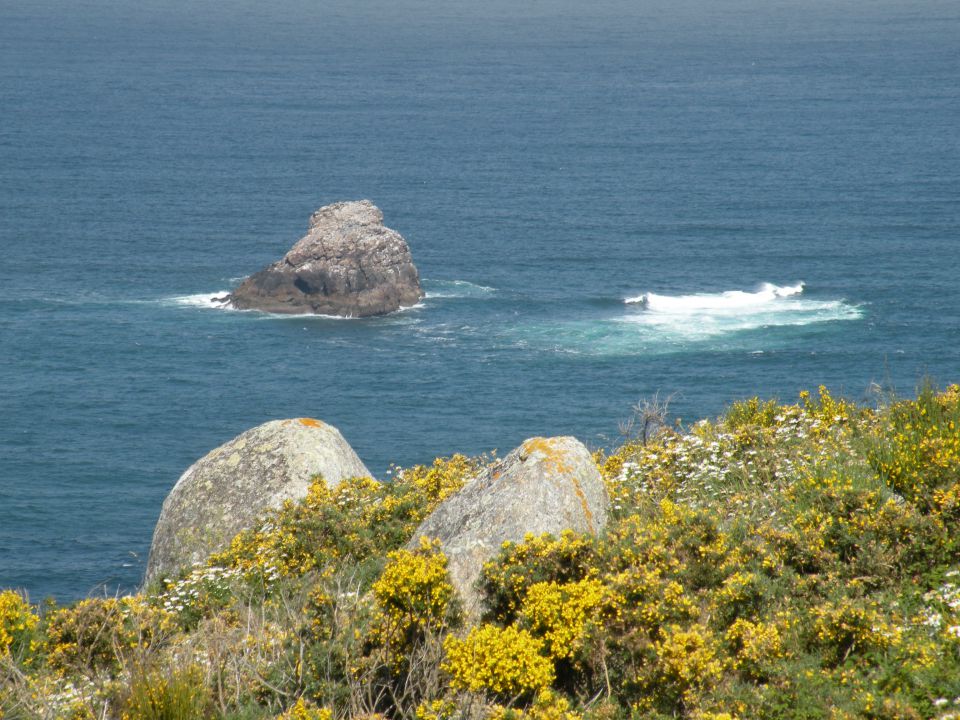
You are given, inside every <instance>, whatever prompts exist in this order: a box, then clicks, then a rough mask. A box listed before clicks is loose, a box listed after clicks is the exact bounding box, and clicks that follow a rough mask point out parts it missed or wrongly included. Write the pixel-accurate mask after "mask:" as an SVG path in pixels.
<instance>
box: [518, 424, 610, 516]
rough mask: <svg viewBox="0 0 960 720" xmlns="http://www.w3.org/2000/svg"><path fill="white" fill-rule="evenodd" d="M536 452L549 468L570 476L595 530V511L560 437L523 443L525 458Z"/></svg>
mask: <svg viewBox="0 0 960 720" xmlns="http://www.w3.org/2000/svg"><path fill="white" fill-rule="evenodd" d="M534 453H537V454H539V455H540V456H541V457H542V458H543V460H544V464H545V465H546V467H547V469H548V470H551V471H552V472H554V473H559V474H562V475H569V476H570V481H571V482H572V483H573V491H574V492H575V493H576V494H577V498H578V499H579V500H580V507H581V508H582V509H583V515H584V517H586V519H587V524H588V525H589V527H590V532H594V530H595V527H594V523H593V513H592V512H590V505H589V504H588V503H587V496H586V495H585V494H584V492H583V488H582V487H581V486H580V481H579V480H578V479H577V474H576V471H575V469H574V468H572V467H571V466H570V464H569V463H568V462H567V461H566V456H565V454H564V451H563V446H562V445H561V443H560V442H559V439H558V438H543V437H535V438H530V439H529V440H527V441H526V442H524V443H523V446H522V455H521V457H522V458H523V459H524V460H525V459H526V458H528V457H529V456H531V455H533V454H534Z"/></svg>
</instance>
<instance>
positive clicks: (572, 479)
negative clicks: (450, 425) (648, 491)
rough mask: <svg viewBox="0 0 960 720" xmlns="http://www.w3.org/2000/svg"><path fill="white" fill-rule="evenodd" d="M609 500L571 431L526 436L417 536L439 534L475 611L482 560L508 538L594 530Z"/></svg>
mask: <svg viewBox="0 0 960 720" xmlns="http://www.w3.org/2000/svg"><path fill="white" fill-rule="evenodd" d="M609 506H610V500H609V498H608V496H607V491H606V488H605V487H604V484H603V480H602V478H601V477H600V473H599V472H598V470H597V466H596V463H594V461H593V457H592V456H591V455H590V452H589V451H588V450H587V448H586V447H584V446H583V443H581V442H580V441H579V440H577V439H576V438H572V437H554V438H540V437H538V438H531V439H530V440H527V441H526V442H524V443H523V445H521V446H520V447H518V448H517V449H516V450H514V451H513V452H511V453H510V454H509V455H507V456H506V457H505V458H504V459H503V460H501V461H500V462H498V463H496V464H495V465H493V466H491V467H490V468H487V469H486V470H484V471H483V473H481V474H480V475H479V476H477V477H476V478H474V479H472V480H470V481H469V482H468V483H467V484H466V485H465V486H464V487H463V489H462V490H460V492H458V493H457V494H456V495H453V496H452V497H450V498H448V499H447V500H445V501H444V502H443V503H441V504H440V505H439V506H438V507H437V508H436V510H434V511H433V513H431V514H430V516H429V517H427V519H426V520H424V521H423V523H421V525H420V527H419V528H417V531H416V532H415V533H414V536H413V539H412V540H411V541H410V543H409V545H408V547H409V548H411V549H412V548H414V547H416V546H417V545H418V544H419V540H420V538H421V537H422V536H427V537H430V538H439V539H440V541H441V543H442V544H443V551H444V553H446V555H447V559H448V569H449V571H450V578H451V580H452V582H453V585H454V587H456V588H457V590H458V591H459V593H460V597H461V598H462V599H463V602H464V608H465V610H466V612H467V615H468V616H470V617H473V618H476V617H477V615H478V614H479V611H480V598H479V595H478V593H477V591H476V590H475V588H474V585H475V583H476V581H477V579H478V578H479V576H480V571H481V570H482V568H483V564H484V562H486V561H487V560H489V559H490V558H492V557H493V556H495V555H496V554H497V553H498V552H499V551H500V546H501V545H502V544H503V543H504V542H505V541H508V540H509V541H512V542H519V541H521V540H523V537H524V535H526V534H527V533H533V534H534V535H540V534H542V533H545V532H548V533H552V534H555V535H556V534H558V533H560V532H561V531H563V530H567V529H569V530H574V531H577V532H589V533H594V534H596V533H597V532H599V531H600V530H601V529H602V528H603V527H604V526H605V525H606V522H607V511H608V510H609Z"/></svg>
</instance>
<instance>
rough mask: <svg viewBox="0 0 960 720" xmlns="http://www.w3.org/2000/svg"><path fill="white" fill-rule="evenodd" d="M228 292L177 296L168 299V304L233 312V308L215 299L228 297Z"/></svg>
mask: <svg viewBox="0 0 960 720" xmlns="http://www.w3.org/2000/svg"><path fill="white" fill-rule="evenodd" d="M229 294H230V291H229V290H221V291H220V292H215V293H199V294H197V295H178V296H176V297H172V298H168V302H170V303H172V304H174V305H182V306H184V307H197V308H212V309H214V310H233V309H234V308H232V307H230V306H229V305H228V304H227V303H224V302H218V300H217V298H222V297H223V296H224V295H229Z"/></svg>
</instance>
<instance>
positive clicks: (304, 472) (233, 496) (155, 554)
mask: <svg viewBox="0 0 960 720" xmlns="http://www.w3.org/2000/svg"><path fill="white" fill-rule="evenodd" d="M318 473H319V474H321V475H323V478H324V480H325V481H326V482H327V484H328V485H330V486H331V487H332V486H334V485H336V484H337V483H339V482H340V481H341V480H343V479H344V478H348V477H369V476H370V471H369V470H367V468H366V467H365V466H364V464H363V463H362V462H361V461H360V458H358V457H357V454H356V453H355V452H354V451H353V448H351V447H350V446H349V445H348V444H347V441H346V440H344V439H343V436H342V435H341V434H340V431H338V430H337V429H336V428H335V427H332V426H331V425H327V424H325V423H323V422H320V421H319V420H313V419H311V418H298V419H295V420H273V421H271V422H268V423H265V424H263V425H259V426H257V427H255V428H253V429H251V430H247V431H246V432H244V433H242V434H241V435H238V436H237V437H235V438H234V439H233V440H231V441H230V442H228V443H226V444H225V445H221V446H220V447H218V448H217V449H216V450H213V451H211V452H210V453H208V454H207V455H205V456H204V457H202V458H201V459H200V460H197V462H195V463H194V464H193V465H191V466H190V467H189V468H188V469H187V471H186V472H185V473H184V474H183V475H181V476H180V479H179V480H178V481H177V484H176V485H175V486H174V488H173V490H171V491H170V494H169V495H168V496H167V499H166V500H164V502H163V508H162V510H161V511H160V519H159V520H158V521H157V527H156V529H155V530H154V532H153V543H152V544H151V546H150V557H149V559H148V560H147V573H146V582H148V583H149V582H150V581H151V580H154V579H157V578H159V577H161V576H163V575H164V574H167V573H174V572H176V571H177V570H179V569H180V568H181V567H183V566H185V565H190V564H192V563H194V562H197V561H201V560H203V559H205V558H206V557H207V556H208V555H210V554H211V553H213V552H216V551H218V550H221V549H223V548H224V547H226V546H227V543H229V542H230V540H231V539H232V538H233V536H234V535H236V534H237V533H238V532H240V531H241V530H244V529H246V528H248V527H250V526H251V524H252V523H253V522H254V521H255V519H256V518H257V516H258V515H260V513H262V512H263V511H264V510H266V509H268V508H274V507H279V506H280V505H281V504H282V503H283V501H284V500H287V499H296V498H301V497H303V496H305V495H306V493H307V488H308V487H309V485H310V479H311V478H312V477H313V476H314V475H316V474H318Z"/></svg>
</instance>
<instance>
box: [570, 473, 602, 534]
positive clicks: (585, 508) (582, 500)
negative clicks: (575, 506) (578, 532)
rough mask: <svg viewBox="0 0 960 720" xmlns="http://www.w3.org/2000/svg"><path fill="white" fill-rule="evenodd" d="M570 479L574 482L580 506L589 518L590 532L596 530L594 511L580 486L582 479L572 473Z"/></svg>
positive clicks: (574, 489)
mask: <svg viewBox="0 0 960 720" xmlns="http://www.w3.org/2000/svg"><path fill="white" fill-rule="evenodd" d="M570 480H571V482H573V491H574V492H575V493H576V494H577V497H578V498H579V499H580V507H581V508H582V509H583V514H584V516H585V517H586V518H587V525H588V526H589V527H590V532H596V526H595V525H594V524H593V513H592V512H590V505H589V503H587V496H586V495H585V494H584V492H583V488H582V487H580V481H579V480H577V476H576V475H571V476H570Z"/></svg>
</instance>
